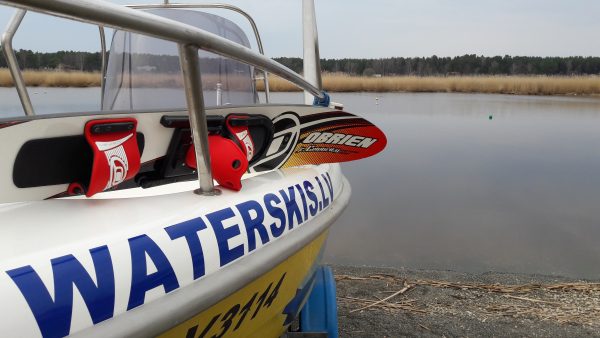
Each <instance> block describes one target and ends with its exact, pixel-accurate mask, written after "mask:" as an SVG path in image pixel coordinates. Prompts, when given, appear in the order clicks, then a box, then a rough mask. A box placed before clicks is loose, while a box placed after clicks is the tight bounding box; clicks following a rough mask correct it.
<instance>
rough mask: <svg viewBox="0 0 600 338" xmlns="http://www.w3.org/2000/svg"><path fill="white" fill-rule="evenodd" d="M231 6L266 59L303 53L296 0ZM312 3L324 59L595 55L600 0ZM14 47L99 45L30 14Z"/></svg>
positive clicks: (73, 28)
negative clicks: (251, 27)
mask: <svg viewBox="0 0 600 338" xmlns="http://www.w3.org/2000/svg"><path fill="white" fill-rule="evenodd" d="M161 1H162V0H161ZM113 2H115V3H120V4H125V3H132V1H122V0H115V1H113ZM144 2H148V1H141V2H140V1H137V2H133V3H144ZM155 2H158V1H155ZM183 2H185V1H183ZM190 2H193V0H191V1H190ZM150 3H151V2H150ZM229 3H232V4H235V5H237V6H239V7H241V8H242V9H244V10H246V11H247V12H249V13H250V14H251V15H252V16H253V17H254V18H255V20H256V22H257V24H258V27H259V29H260V31H261V32H262V33H261V34H262V38H263V43H264V45H265V51H266V54H267V55H269V56H271V57H276V56H301V55H302V29H301V12H300V10H301V0H260V1H258V0H233V1H229ZM316 6H317V19H318V25H319V40H320V44H321V56H322V57H324V58H344V57H349V58H357V57H362V58H380V57H392V56H431V55H434V54H435V55H438V56H455V55H463V54H467V53H469V54H473V53H474V54H483V55H488V56H491V55H505V54H509V55H528V56H570V55H583V56H600V0H563V1H559V0H496V1H486V0H371V1H352V0H316ZM215 13H219V12H215ZM11 15H12V9H10V8H8V9H7V8H5V7H2V8H1V9H0V25H1V26H2V27H5V26H6V24H7V22H8V20H9V18H10V16H11ZM227 17H228V18H231V19H233V20H235V21H236V22H239V23H240V25H241V26H242V27H243V28H246V27H248V25H246V24H244V23H243V21H241V20H237V18H236V17H235V16H229V15H228V16H227ZM14 45H15V47H16V48H17V49H20V48H26V49H32V50H37V51H57V50H86V51H97V50H98V49H99V40H98V36H97V28H95V27H93V26H89V25H87V26H84V25H81V24H77V23H72V22H69V21H67V20H64V19H54V18H46V17H43V16H40V15H38V14H34V13H30V14H28V15H27V16H26V18H25V20H24V21H23V24H22V29H21V30H19V32H18V34H17V36H16V37H15V43H14Z"/></svg>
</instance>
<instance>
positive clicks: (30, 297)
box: [6, 173, 334, 337]
mask: <svg viewBox="0 0 600 338" xmlns="http://www.w3.org/2000/svg"><path fill="white" fill-rule="evenodd" d="M317 190H318V191H317ZM333 198H334V191H333V185H332V182H331V177H330V176H329V174H328V173H327V174H323V175H321V176H320V177H318V176H316V177H314V179H313V180H306V181H303V182H302V183H301V184H295V185H292V186H290V187H287V188H286V189H282V190H279V191H278V192H277V193H267V194H265V195H264V196H263V197H262V198H261V199H259V200H249V201H246V202H243V203H239V204H237V205H236V206H235V207H234V208H235V211H237V213H238V214H236V213H235V212H234V209H232V208H231V207H227V208H223V209H221V210H217V211H214V212H211V213H209V214H206V215H204V216H203V217H197V218H194V219H191V220H188V221H184V222H181V223H178V224H174V225H170V226H168V227H165V228H164V229H163V230H164V231H165V232H163V233H162V235H165V233H166V236H168V239H167V241H169V240H170V242H169V243H173V245H175V246H185V250H186V252H189V255H190V258H191V262H192V264H191V266H190V267H189V268H190V269H191V271H192V275H193V280H197V279H199V278H201V277H203V276H205V275H206V273H207V271H206V266H207V265H206V262H205V249H206V247H207V246H206V243H203V242H202V240H201V237H200V234H201V233H203V232H206V231H210V232H212V233H213V234H214V238H216V244H217V248H218V256H219V260H220V261H219V266H221V267H222V266H225V265H227V264H229V263H231V262H234V261H236V260H238V259H240V258H241V257H243V256H244V255H246V254H249V253H251V252H252V251H254V250H256V248H257V247H258V243H259V241H260V244H261V245H267V244H268V243H269V242H270V241H272V240H274V239H276V238H279V237H281V236H282V235H283V234H284V233H285V232H286V231H291V230H292V229H294V227H298V226H300V225H302V224H303V223H306V222H307V221H308V220H309V219H310V218H311V217H315V216H317V214H318V212H319V211H321V210H323V209H325V208H327V206H329V205H330V203H331V201H333ZM238 215H239V216H238ZM242 231H243V233H244V234H243V233H242ZM159 235H160V233H155V234H154V235H152V236H153V237H154V236H159ZM244 235H245V236H244ZM155 238H156V237H155ZM240 238H245V239H246V240H245V241H244V243H242V244H238V245H235V246H232V245H231V243H230V241H231V240H233V239H237V241H238V242H239V240H240ZM128 244H129V254H130V263H131V280H130V290H129V298H128V301H127V310H131V309H133V308H136V307H139V306H141V305H143V304H144V303H145V302H146V294H147V292H148V291H151V290H154V289H156V288H160V289H161V290H163V291H164V292H165V293H169V292H172V291H174V290H176V289H178V288H179V287H180V286H181V284H180V281H179V280H178V278H177V274H176V271H175V268H174V266H173V265H172V262H170V261H169V257H168V256H167V253H166V252H165V250H164V249H162V248H161V246H160V245H159V244H157V242H156V241H155V240H154V239H153V238H151V237H150V236H149V235H148V234H141V235H139V236H135V237H132V238H129V239H128ZM89 254H90V255H91V258H92V262H93V269H94V271H95V275H96V280H94V279H93V278H92V277H91V276H90V273H89V272H88V271H87V270H86V268H85V267H84V266H83V265H82V264H81V263H80V262H79V261H78V260H77V258H75V256H74V255H65V256H61V257H57V258H53V259H51V260H50V264H51V266H52V278H53V281H54V296H52V295H51V294H50V291H49V289H48V287H47V286H46V285H45V284H44V282H43V280H42V278H41V277H40V276H39V275H38V272H36V271H35V269H34V268H33V267H32V266H31V265H26V266H22V267H19V268H16V269H12V270H8V271H6V273H7V274H8V276H9V277H10V278H11V279H12V280H13V282H14V283H15V285H16V286H17V288H18V289H19V290H20V292H21V293H22V295H23V297H24V299H25V301H26V302H27V304H28V305H29V307H30V309H31V312H32V314H33V316H34V317H35V320H36V321H37V324H38V326H39V329H40V331H41V333H42V335H43V336H44V337H63V336H67V335H69V334H70V333H71V321H72V317H73V316H72V315H73V295H74V292H78V293H79V294H80V295H81V298H82V299H83V300H84V302H85V305H86V307H87V311H88V313H89V316H90V318H91V319H92V322H93V323H94V324H97V323H100V322H102V321H104V320H107V319H110V318H112V317H113V316H114V315H115V313H114V312H115V303H116V300H115V295H116V292H115V284H116V283H115V281H116V276H115V273H118V271H115V270H114V265H113V261H112V258H111V253H110V250H109V247H108V245H104V246H100V247H97V248H94V249H91V250H89ZM148 262H150V263H151V264H153V265H154V269H149V266H148ZM150 270H155V271H153V272H151V273H149V271H150ZM121 312H123V311H122V310H121V311H120V312H119V311H117V314H119V313H121Z"/></svg>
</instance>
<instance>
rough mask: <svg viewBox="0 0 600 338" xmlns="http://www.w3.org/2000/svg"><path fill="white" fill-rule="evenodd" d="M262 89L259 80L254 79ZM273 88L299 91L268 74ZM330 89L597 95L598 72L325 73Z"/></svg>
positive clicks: (326, 83)
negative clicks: (496, 74)
mask: <svg viewBox="0 0 600 338" xmlns="http://www.w3.org/2000/svg"><path fill="white" fill-rule="evenodd" d="M257 85H258V87H259V90H260V89H262V87H263V86H262V81H259V82H258V83H257ZM269 86H270V89H271V90H272V91H281V92H286V91H298V88H297V87H295V86H294V85H293V84H291V83H290V82H288V81H286V80H283V79H281V78H279V77H276V76H271V77H270V79H269ZM323 87H324V89H325V90H326V91H329V92H412V93H486V94H517V95H586V96H593V95H600V77H598V76H430V77H419V76H389V77H363V76H349V75H343V74H326V75H324V76H323Z"/></svg>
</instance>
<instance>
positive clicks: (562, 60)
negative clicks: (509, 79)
mask: <svg viewBox="0 0 600 338" xmlns="http://www.w3.org/2000/svg"><path fill="white" fill-rule="evenodd" d="M16 55H17V60H18V62H19V66H20V67H21V68H22V69H62V70H80V71H100V69H101V67H102V57H101V55H100V53H99V52H95V53H90V52H76V51H59V52H55V53H40V52H33V51H31V50H26V49H21V50H18V51H17V52H16ZM165 57H166V58H167V59H169V60H163V59H165ZM146 58H147V61H148V65H149V66H151V65H161V66H162V65H163V64H171V65H172V64H173V63H172V62H171V61H172V60H170V59H172V58H173V56H168V57H167V56H164V55H154V56H146ZM275 60H276V61H278V62H280V63H282V64H284V65H286V66H287V67H289V68H291V69H292V70H294V71H296V72H301V71H302V59H301V58H290V57H279V58H275ZM175 64H177V63H175ZM6 66H7V65H6V60H5V59H4V57H3V56H1V55H0V67H6ZM164 67H166V66H164ZM158 68H159V69H160V68H163V67H158ZM321 68H322V70H323V71H325V72H336V73H337V72H339V73H346V74H351V75H365V76H375V75H377V74H379V75H382V76H389V75H416V76H433V75H592V74H600V57H582V56H570V57H532V56H509V55H505V56H491V57H490V56H480V55H475V54H468V55H462V56H455V57H438V56H435V55H434V56H431V57H409V58H404V57H394V58H384V59H322V60H321Z"/></svg>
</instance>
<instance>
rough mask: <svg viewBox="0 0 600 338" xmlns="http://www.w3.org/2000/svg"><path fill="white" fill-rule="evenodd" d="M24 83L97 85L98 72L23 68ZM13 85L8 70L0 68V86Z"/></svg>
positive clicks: (32, 84) (98, 83)
mask: <svg viewBox="0 0 600 338" xmlns="http://www.w3.org/2000/svg"><path fill="white" fill-rule="evenodd" d="M23 79H24V80H25V84H27V86H30V87H97V86H100V73H90V72H64V71H63V72H59V71H46V70H43V71H40V70H25V71H24V72H23ZM12 86H14V84H13V80H12V77H11V75H10V72H9V71H8V69H6V68H2V69H0V87H12Z"/></svg>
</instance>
